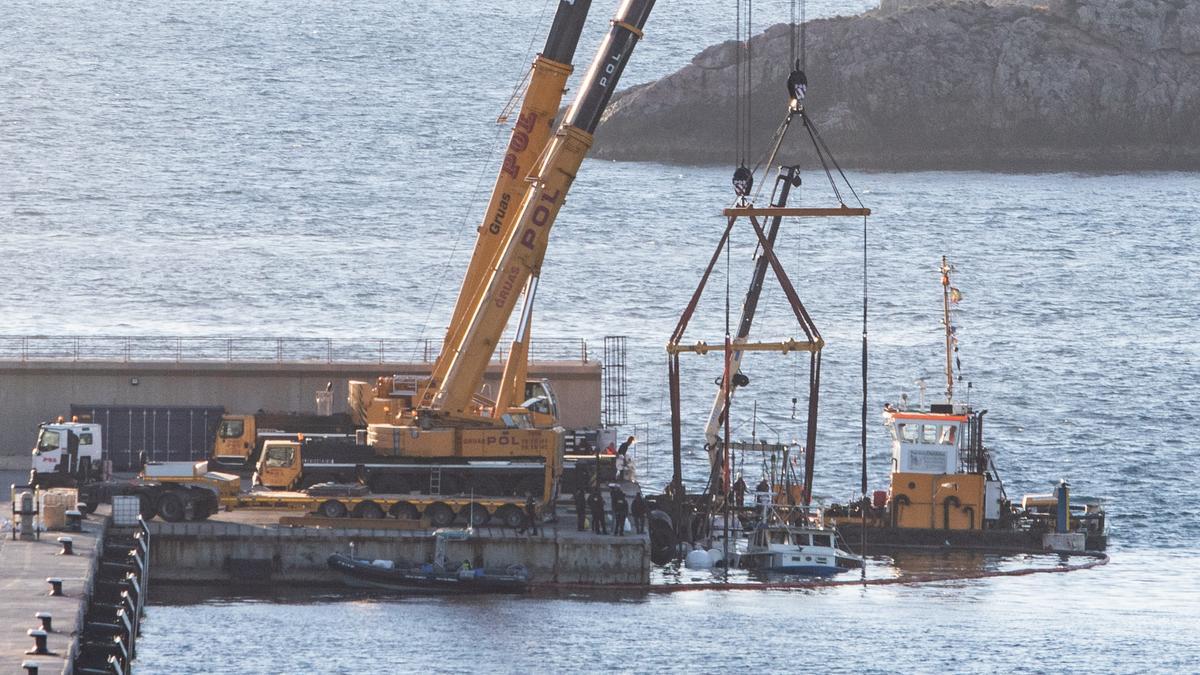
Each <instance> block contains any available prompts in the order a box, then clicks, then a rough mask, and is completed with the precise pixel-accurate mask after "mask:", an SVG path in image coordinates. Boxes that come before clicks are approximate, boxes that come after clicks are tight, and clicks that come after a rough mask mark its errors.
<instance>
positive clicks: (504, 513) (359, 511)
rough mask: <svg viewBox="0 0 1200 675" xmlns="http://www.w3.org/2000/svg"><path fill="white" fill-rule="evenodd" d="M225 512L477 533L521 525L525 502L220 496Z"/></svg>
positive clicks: (449, 497)
mask: <svg viewBox="0 0 1200 675" xmlns="http://www.w3.org/2000/svg"><path fill="white" fill-rule="evenodd" d="M220 504H221V507H222V508H224V509H225V510H230V511H231V510H234V509H287V510H294V511H303V512H305V513H315V514H317V515H319V516H322V517H324V518H346V517H352V518H365V519H378V518H386V517H389V516H390V517H392V518H397V519H400V520H419V519H421V518H422V517H424V518H427V519H428V520H429V523H430V524H431V525H433V526H435V527H445V526H447V525H450V524H451V523H453V522H454V521H455V520H462V521H463V522H470V523H471V524H473V525H475V526H476V527H480V526H482V525H485V524H487V523H489V522H491V521H492V520H493V519H495V520H496V521H498V524H500V525H503V526H506V527H520V526H521V525H523V524H524V523H525V510H524V504H525V502H524V500H522V499H518V498H515V497H475V498H472V497H470V496H465V495H464V496H455V495H417V494H343V495H311V494H307V493H304V492H291V491H273V490H255V491H251V492H243V493H239V494H237V495H231V496H225V497H222V498H221V500H220Z"/></svg>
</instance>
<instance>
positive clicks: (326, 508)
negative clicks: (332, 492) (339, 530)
mask: <svg viewBox="0 0 1200 675" xmlns="http://www.w3.org/2000/svg"><path fill="white" fill-rule="evenodd" d="M317 513H319V514H321V515H322V516H325V517H326V518H344V517H345V516H346V505H345V504H343V503H341V502H339V501H338V500H336V499H327V500H325V501H323V502H321V505H320V506H318V507H317Z"/></svg>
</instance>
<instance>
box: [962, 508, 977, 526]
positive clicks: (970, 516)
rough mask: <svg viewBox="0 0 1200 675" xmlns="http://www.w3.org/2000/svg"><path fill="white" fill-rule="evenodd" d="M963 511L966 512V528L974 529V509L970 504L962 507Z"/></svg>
mask: <svg viewBox="0 0 1200 675" xmlns="http://www.w3.org/2000/svg"><path fill="white" fill-rule="evenodd" d="M962 510H963V513H965V514H967V529H968V530H973V529H975V509H974V507H971V506H964V507H962Z"/></svg>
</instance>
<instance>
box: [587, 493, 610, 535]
mask: <svg viewBox="0 0 1200 675" xmlns="http://www.w3.org/2000/svg"><path fill="white" fill-rule="evenodd" d="M588 506H590V507H591V510H592V533H593V534H608V525H607V524H606V523H605V522H604V497H601V496H600V490H599V489H596V490H592V494H591V495H590V496H588Z"/></svg>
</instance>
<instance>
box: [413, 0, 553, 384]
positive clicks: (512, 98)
mask: <svg viewBox="0 0 1200 675" xmlns="http://www.w3.org/2000/svg"><path fill="white" fill-rule="evenodd" d="M549 7H550V0H545V2H543V3H542V9H541V11H540V12H539V13H538V18H537V21H536V23H535V24H534V25H536V26H542V25H545V22H546V10H547V9H549ZM538 34H539V31H531V32H530V39H529V45H528V46H526V47H525V56H524V58H523V59H522V62H523V63H529V62H530V55H531V54H533V50H534V47H535V46H536V44H535V41H536V39H537V35H538ZM532 77H533V67H532V66H529V67H528V68H526V70H525V74H524V75H523V76H522V77H521V80H520V81H519V82H517V84H516V86H515V87H513V91H512V94H510V95H509V98H508V100H507V101H505V103H504V106H503V107H502V108H501V109H500V114H499V115H497V116H496V125H495V127H494V129H493V131H492V138H491V141H490V142H489V143H488V148H487V153H486V154H485V156H484V157H485V159H484V161H482V162H480V163H479V170H478V171H477V172H476V174H475V185H474V186H473V187H472V188H471V191H470V193H469V194H468V196H467V200H466V202H465V205H464V208H463V211H462V217H461V218H460V219H459V223H458V227H457V228H456V229H457V232H456V233H455V235H454V243H452V244H451V245H450V253H449V255H447V256H445V257H443V258H442V260H443V262H442V265H441V269H440V270H439V271H438V277H437V283H435V284H434V286H433V294H432V295H431V297H430V299H429V304H428V305H427V308H426V311H425V319H424V320H423V321H421V324H420V326H421V327H420V330H419V331H418V333H417V339H416V341H415V342H414V343H413V348H412V351H411V352H410V354H409V360H410V361H416V360H417V355H418V354H419V353H420V351H421V350H422V349H423V348H425V331H426V329H427V328H428V327H429V320H430V318H432V317H433V310H434V308H435V307H437V302H438V297H439V296H440V295H441V289H442V288H443V287H444V286H445V281H446V275H447V274H448V273H449V272H450V261H451V260H453V259H454V257H455V255H457V254H458V249H459V245H460V244H461V243H462V235H463V233H464V232H466V231H467V227H466V225H467V219H468V218H470V217H471V213H473V212H474V210H475V205H476V204H477V203H478V199H479V194H480V191H481V190H482V189H483V181H484V180H485V179H486V178H487V177H488V176H489V175H491V174H490V172H493V171H495V169H494V168H493V165H492V160H494V159H495V158H496V154H497V151H498V150H499V149H500V142H501V141H502V140H504V138H505V136H504V132H505V131H507V127H506V126H505V125H506V124H507V122H508V118H509V115H510V114H512V111H513V110H514V109H515V108H516V106H517V105H518V102H519V101H520V100H522V99H523V98H524V97H525V92H526V90H527V89H528V87H529V80H530V78H532Z"/></svg>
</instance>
